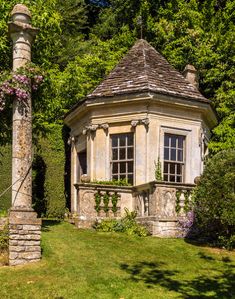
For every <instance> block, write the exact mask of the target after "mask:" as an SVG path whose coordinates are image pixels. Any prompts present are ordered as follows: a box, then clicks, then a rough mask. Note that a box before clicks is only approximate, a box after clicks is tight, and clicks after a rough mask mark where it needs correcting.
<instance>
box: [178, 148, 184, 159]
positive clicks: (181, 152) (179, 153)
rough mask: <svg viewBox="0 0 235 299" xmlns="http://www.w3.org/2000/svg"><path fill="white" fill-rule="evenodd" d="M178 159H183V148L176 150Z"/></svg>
mask: <svg viewBox="0 0 235 299" xmlns="http://www.w3.org/2000/svg"><path fill="white" fill-rule="evenodd" d="M178 161H183V150H178Z"/></svg>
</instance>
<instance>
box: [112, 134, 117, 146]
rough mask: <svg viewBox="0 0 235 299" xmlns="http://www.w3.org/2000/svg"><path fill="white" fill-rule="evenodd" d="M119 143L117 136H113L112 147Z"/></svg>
mask: <svg viewBox="0 0 235 299" xmlns="http://www.w3.org/2000/svg"><path fill="white" fill-rule="evenodd" d="M117 145H118V138H117V136H112V147H117Z"/></svg>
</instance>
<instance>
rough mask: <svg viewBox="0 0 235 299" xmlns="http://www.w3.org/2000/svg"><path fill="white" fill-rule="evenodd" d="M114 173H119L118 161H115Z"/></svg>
mask: <svg viewBox="0 0 235 299" xmlns="http://www.w3.org/2000/svg"><path fill="white" fill-rule="evenodd" d="M112 173H118V163H113V171H112Z"/></svg>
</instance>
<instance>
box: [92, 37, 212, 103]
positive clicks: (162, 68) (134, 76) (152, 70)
mask: <svg viewBox="0 0 235 299" xmlns="http://www.w3.org/2000/svg"><path fill="white" fill-rule="evenodd" d="M148 91H152V92H155V93H160V94H167V95H172V96H180V97H184V98H190V99H194V100H198V101H203V102H210V101H209V100H207V99H206V98H205V97H204V96H203V95H202V94H201V93H200V92H199V91H198V90H197V88H196V87H194V86H193V85H192V84H191V83H189V82H188V81H187V80H186V79H185V78H184V77H183V75H182V74H181V73H179V72H178V71H177V70H175V69H174V68H173V67H172V66H171V65H170V64H169V63H168V62H167V60H166V59H165V58H164V57H163V56H162V55H161V54H160V53H158V52H157V51H156V50H155V49H154V48H153V47H152V46H150V44H148V43H147V42H146V41H145V40H143V39H140V40H138V41H137V42H136V43H135V44H134V46H133V47H132V48H131V49H130V51H129V52H128V53H127V54H126V55H125V56H124V58H123V59H122V60H121V62H120V63H119V64H118V65H117V66H116V67H115V68H114V69H113V70H112V71H111V73H110V74H109V75H108V77H107V78H106V79H104V81H103V82H102V83H101V84H100V85H99V86H98V87H97V88H96V89H95V90H94V91H93V92H92V93H91V94H89V95H88V96H87V98H88V99H93V98H94V99H95V98H98V97H110V96H115V95H123V94H130V93H136V92H148Z"/></svg>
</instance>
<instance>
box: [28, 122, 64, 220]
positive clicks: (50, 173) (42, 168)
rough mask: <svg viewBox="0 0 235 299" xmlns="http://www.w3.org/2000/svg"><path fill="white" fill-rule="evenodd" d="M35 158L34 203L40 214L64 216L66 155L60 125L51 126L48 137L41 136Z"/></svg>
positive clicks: (50, 216)
mask: <svg viewBox="0 0 235 299" xmlns="http://www.w3.org/2000/svg"><path fill="white" fill-rule="evenodd" d="M34 158H35V159H34V165H33V170H34V183H33V191H34V193H33V195H34V198H33V205H34V207H35V209H36V210H37V212H38V213H39V215H42V216H44V217H45V216H46V217H49V218H64V213H65V192H64V176H63V174H64V166H65V157H64V144H63V140H62V127H61V126H60V125H54V126H51V127H50V131H49V133H48V134H47V138H45V137H41V138H39V140H38V149H37V152H36V153H35V157H34Z"/></svg>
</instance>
